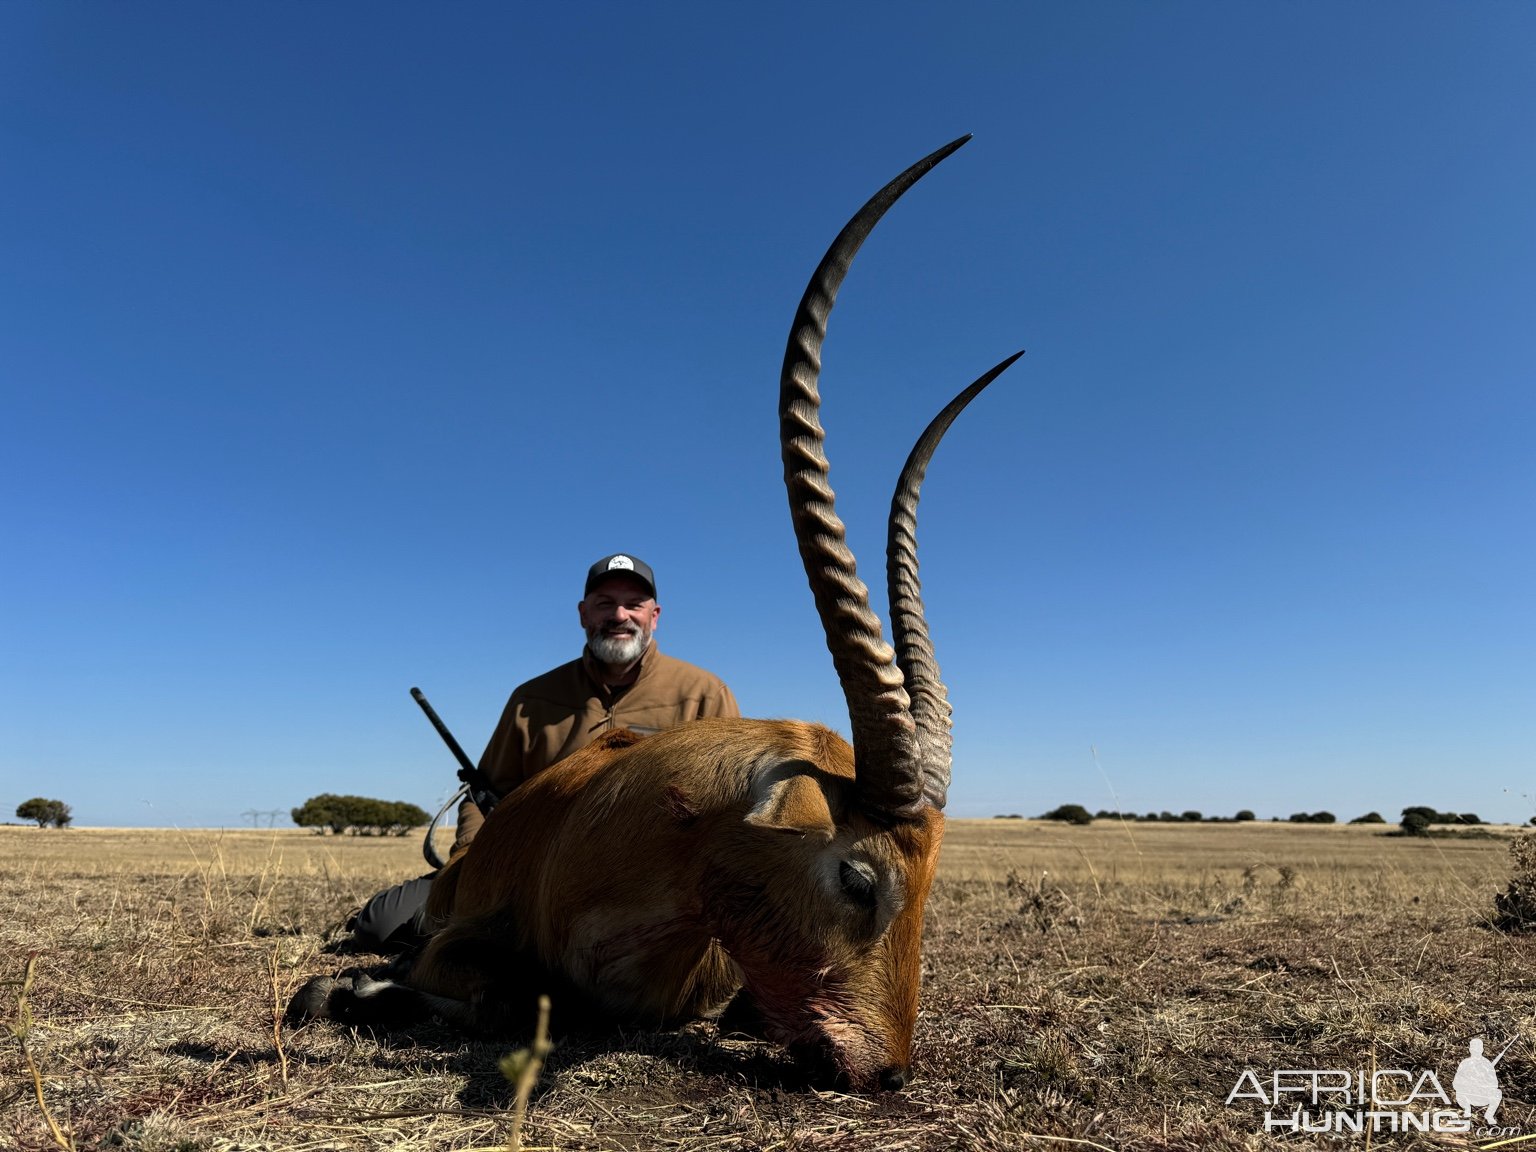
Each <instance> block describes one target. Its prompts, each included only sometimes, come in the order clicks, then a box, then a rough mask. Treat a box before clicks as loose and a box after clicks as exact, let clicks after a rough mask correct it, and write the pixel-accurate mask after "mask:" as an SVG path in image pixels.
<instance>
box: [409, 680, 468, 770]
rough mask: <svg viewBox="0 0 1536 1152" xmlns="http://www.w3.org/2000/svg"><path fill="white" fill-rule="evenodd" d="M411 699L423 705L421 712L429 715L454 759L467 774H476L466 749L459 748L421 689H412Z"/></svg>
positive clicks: (428, 717)
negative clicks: (465, 752) (465, 751)
mask: <svg viewBox="0 0 1536 1152" xmlns="http://www.w3.org/2000/svg"><path fill="white" fill-rule="evenodd" d="M411 699H412V700H414V701H416V703H418V704H420V705H421V710H422V711H423V712H425V713H426V714H427V719H428V720H430V721H431V722H432V727H434V728H436V729H437V734H438V735H439V736H441V737H442V738H443V743H444V744H446V745H448V751H450V752H452V753H453V758H454V759H455V760H457V761H458V762H459V767H461V768H463V769H464V770H465V771H466V772H470V773H473V772H475V763H474V761H473V760H471V759H470V758H469V757H468V756H466V755H465V754H464V749H462V748H460V747H459V742H458V741H457V740H455V739H454V738H453V733H452V732H450V731H448V725H446V724H444V723H443V722H442V720H441V719H440V718H439V717H438V715H437V713H436V712H434V711H433V710H432V705H430V704H428V703H427V698H426V697H425V696H424V695H422V691H421V689H420V688H412V689H411Z"/></svg>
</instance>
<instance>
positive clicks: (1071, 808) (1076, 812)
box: [1040, 804, 1093, 824]
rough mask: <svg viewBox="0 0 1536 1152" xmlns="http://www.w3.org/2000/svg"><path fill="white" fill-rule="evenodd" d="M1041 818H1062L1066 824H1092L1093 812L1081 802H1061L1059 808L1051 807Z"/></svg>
mask: <svg viewBox="0 0 1536 1152" xmlns="http://www.w3.org/2000/svg"><path fill="white" fill-rule="evenodd" d="M1040 819H1042V820H1063V821H1065V822H1066V823H1068V824H1092V823H1093V813H1091V812H1089V811H1088V809H1086V808H1084V807H1083V806H1082V805H1081V804H1063V805H1061V807H1059V808H1052V809H1051V810H1050V811H1049V812H1047V813H1046V814H1045V815H1044V816H1042V817H1040Z"/></svg>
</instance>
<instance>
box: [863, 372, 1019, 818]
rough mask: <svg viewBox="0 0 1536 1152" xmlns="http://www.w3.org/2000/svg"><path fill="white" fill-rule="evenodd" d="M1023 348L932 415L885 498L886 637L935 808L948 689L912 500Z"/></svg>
mask: <svg viewBox="0 0 1536 1152" xmlns="http://www.w3.org/2000/svg"><path fill="white" fill-rule="evenodd" d="M1022 355H1024V353H1023V352H1015V353H1014V354H1013V355H1012V356H1010V357H1008V359H1006V360H1004V361H1003V362H1002V363H1001V364H999V365H998V366H997V367H995V368H993V369H992V370H991V371H990V372H988V373H986V374H985V375H984V376H982V377H980V378H979V379H977V380H976V381H975V382H973V383H972V384H971V385H970V386H969V387H967V388H966V389H965V391H963V392H961V393H960V394H959V395H958V396H956V397H955V398H954V399H953V400H951V401H950V402H949V403H948V404H947V405H945V407H944V411H942V412H940V413H939V414H938V415H937V416H935V417H934V418H933V422H932V423H930V424H929V425H928V427H927V428H926V429H924V431H923V434H922V435H921V436H919V437H918V440H917V443H916V444H914V445H913V446H912V453H911V455H909V456H908V457H907V462H906V464H904V465H903V466H902V469H901V476H900V477H899V478H898V479H897V481H896V492H895V494H894V495H893V496H892V497H891V516H890V520H889V521H888V523H887V527H886V544H885V581H886V589H887V592H888V593H889V596H890V604H891V640H892V641H893V643H894V644H895V646H896V664H897V666H898V667H899V668H900V669H901V673H902V677H903V680H904V682H905V686H906V690H907V697H908V700H909V705H908V708H909V710H910V711H911V714H912V721H913V723H914V724H916V726H917V740H918V746H919V749H920V752H919V771H918V776H919V779H920V783H921V787H922V794H923V799H924V800H925V801H926V802H927V803H929V804H932V805H933V806H934V807H935V808H938V809H940V810H942V809H943V807H944V802H945V800H946V799H947V798H948V796H949V770H950V759H951V756H950V749H951V748H952V747H953V744H954V740H953V737H952V736H951V734H950V728H951V724H950V712H951V709H950V706H949V694H948V693H947V692H945V690H944V681H942V680H941V679H939V665H938V663H937V662H936V661H935V660H934V658H933V641H932V639H930V637H929V634H928V617H927V613H926V612H925V610H924V608H923V586H922V582H921V581H920V580H918V578H917V501H918V498H919V495H920V494H921V492H922V487H923V477H924V476H925V475H926V474H927V472H928V462H929V461H930V460H932V459H933V453H934V450H935V449H936V448H938V446H939V441H940V440H942V439H944V433H945V432H948V431H949V426H950V425H951V424H953V423H954V422H955V417H957V416H959V415H960V413H961V412H964V411H965V406H966V405H967V404H969V403H970V402H971V401H972V400H974V399H975V398H976V397H977V396H978V395H980V393H981V391H982V389H984V388H985V387H986V386H987V385H988V384H990V383H992V381H994V380H996V379H997V378H998V377H999V376H1001V375H1002V374H1003V373H1004V372H1006V371H1007V370H1008V369H1009V367H1011V366H1012V364H1013V362H1014V361H1015V360H1017V359H1018V358H1019V357H1020V356H1022Z"/></svg>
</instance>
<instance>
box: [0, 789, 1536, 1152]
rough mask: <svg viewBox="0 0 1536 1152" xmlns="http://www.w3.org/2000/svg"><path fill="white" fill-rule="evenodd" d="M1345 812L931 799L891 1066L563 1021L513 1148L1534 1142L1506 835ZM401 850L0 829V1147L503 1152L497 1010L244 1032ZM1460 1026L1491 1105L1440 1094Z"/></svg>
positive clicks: (1461, 1041)
mask: <svg viewBox="0 0 1536 1152" xmlns="http://www.w3.org/2000/svg"><path fill="white" fill-rule="evenodd" d="M1380 831H1381V829H1379V828H1378V829H1372V828H1362V827H1339V826H1327V827H1325V826H1314V825H1289V824H1282V825H1275V824H1267V823H1259V824H1244V825H1237V824H1199V825H1149V824H1136V825H1130V826H1126V825H1117V824H1108V823H1105V822H1096V823H1095V824H1093V825H1092V826H1090V827H1086V828H1071V827H1067V826H1063V825H1054V824H1042V823H1038V822H1034V821H1017V820H998V821H954V822H952V823H951V826H950V830H949V833H948V836H947V839H946V844H945V849H944V857H943V862H942V865H941V869H940V876H939V880H938V882H937V883H936V885H935V887H934V891H933V895H932V897H931V901H930V909H929V915H928V921H927V930H926V943H925V951H924V987H923V1011H922V1016H921V1019H920V1021H919V1028H918V1041H917V1043H918V1050H917V1054H916V1064H917V1067H916V1073H917V1076H916V1079H915V1081H914V1082H913V1083H912V1084H911V1085H910V1086H909V1087H908V1088H907V1089H906V1090H904V1091H902V1092H900V1093H890V1094H884V1095H879V1096H867V1097H860V1096H852V1095H845V1094H840V1093H834V1092H826V1091H818V1090H815V1089H813V1088H811V1087H809V1086H807V1085H806V1084H804V1083H803V1082H802V1081H801V1080H800V1079H799V1078H798V1075H797V1073H796V1072H795V1070H794V1068H793V1067H792V1066H791V1065H790V1064H789V1063H788V1062H787V1060H786V1059H785V1058H784V1057H783V1055H782V1054H781V1053H780V1052H778V1051H777V1050H775V1049H773V1048H772V1047H770V1046H768V1045H764V1044H760V1043H757V1042H752V1041H744V1040H723V1039H721V1038H720V1037H719V1036H718V1035H717V1032H716V1029H715V1028H714V1026H713V1025H712V1024H708V1023H696V1024H692V1025H689V1026H687V1027H685V1028H682V1029H680V1030H677V1031H672V1032H662V1033H656V1032H641V1033H626V1032H617V1033H614V1034H612V1035H607V1036H601V1037H588V1038H581V1039H571V1038H566V1039H564V1040H562V1041H561V1042H560V1043H559V1044H558V1045H557V1046H556V1048H555V1050H554V1052H553V1053H552V1054H551V1056H550V1058H549V1060H548V1062H547V1064H546V1066H545V1068H544V1072H543V1076H542V1078H541V1080H540V1083H539V1086H538V1088H537V1090H536V1091H535V1093H534V1096H533V1099H532V1103H531V1106H530V1109H529V1112H528V1117H527V1123H526V1126H525V1130H524V1133H523V1139H524V1146H525V1147H527V1148H538V1149H637V1150H639V1149H687V1150H695V1149H697V1150H702V1149H711V1150H713V1149H763V1150H768V1149H773V1150H779V1149H785V1150H792V1149H812V1148H817V1149H819V1148H837V1149H880V1150H882V1152H895V1150H898V1149H919V1150H928V1149H979V1150H982V1152H994V1150H995V1152H1002V1150H1005V1149H1007V1150H1012V1149H1025V1148H1042V1149H1043V1148H1095V1147H1096V1148H1112V1149H1143V1148H1147V1149H1150V1148H1180V1149H1185V1148H1187V1149H1237V1148H1244V1149H1260V1148H1268V1147H1314V1146H1315V1147H1323V1146H1327V1147H1334V1148H1340V1147H1342V1148H1359V1149H1362V1150H1363V1149H1369V1148H1473V1147H1478V1148H1481V1147H1487V1148H1492V1147H1506V1148H1515V1149H1519V1148H1521V1147H1523V1146H1529V1147H1531V1148H1536V935H1525V934H1518V933H1511V932H1508V931H1505V930H1503V929H1500V928H1496V927H1495V926H1494V923H1493V922H1494V911H1495V906H1494V896H1495V894H1496V893H1499V892H1503V891H1505V890H1506V889H1507V888H1508V886H1509V884H1510V880H1511V867H1512V862H1511V853H1510V845H1511V842H1512V841H1511V838H1512V837H1514V836H1517V835H1519V834H1520V833H1519V832H1518V831H1517V830H1514V829H1502V830H1496V832H1497V833H1498V834H1497V835H1493V836H1485V837H1469V838H1457V839H1445V838H1436V839H1428V840H1410V839H1402V838H1391V837H1384V836H1382V835H1380ZM420 870H421V861H420V854H419V850H418V845H417V844H416V843H415V842H414V841H400V840H382V839H355V838H349V837H317V836H313V835H310V834H308V833H304V832H298V831H293V830H286V831H266V830H262V831H256V830H243V831H238V832H182V831H169V830H146V831H129V830H102V829H71V830H64V831H60V830H55V829H36V828H23V827H0V877H3V880H4V884H3V886H0V892H3V896H0V901H3V905H0V942H3V945H4V948H3V953H0V954H3V961H0V963H3V969H0V978H3V979H4V981H5V982H6V987H5V1001H6V1005H5V1011H6V1015H7V1023H8V1025H9V1027H10V1035H8V1036H7V1038H6V1039H5V1040H4V1041H3V1045H0V1148H3V1147H17V1148H22V1149H42V1148H60V1147H75V1148H82V1149H83V1148H97V1147H105V1148H120V1149H129V1150H135V1152H162V1150H165V1152H170V1150H174V1152H193V1150H201V1149H209V1150H213V1149H243V1150H256V1149H384V1148H390V1149H466V1148H494V1147H505V1146H506V1143H507V1140H508V1138H509V1135H510V1105H511V1102H512V1100H513V1092H512V1089H511V1087H510V1086H509V1084H508V1083H507V1080H506V1078H505V1077H504V1076H503V1074H502V1072H501V1070H500V1068H499V1066H498V1065H499V1061H500V1060H501V1058H502V1057H503V1056H504V1055H506V1054H507V1053H508V1052H509V1051H511V1050H512V1049H514V1048H516V1047H517V1043H518V1042H517V1041H516V1040H515V1039H509V1040H508V1041H507V1042H505V1043H496V1044H493V1043H486V1042H466V1041H465V1040H463V1039H462V1038H461V1037H459V1036H457V1035H455V1034H453V1033H452V1032H450V1031H448V1030H447V1029H445V1028H443V1027H441V1026H439V1025H435V1024H434V1025H426V1026H422V1027H418V1028H414V1029H411V1030H409V1031H406V1032H402V1033H398V1034H395V1035H383V1034H379V1035H375V1034H373V1033H371V1032H367V1031H362V1032H353V1031H350V1030H348V1029H345V1028H341V1027H338V1026H335V1025H333V1024H330V1023H320V1024H315V1025H311V1026H308V1027H305V1028H302V1029H299V1030H296V1031H295V1030H290V1029H281V1028H279V1027H278V1026H277V1017H278V1014H279V1012H280V1009H281V1006H282V1005H283V1004H285V1003H286V1001H287V998H288V995H289V994H290V993H291V991H292V990H293V989H294V988H295V987H297V986H298V985H299V984H300V983H302V982H303V980H305V979H307V978H308V977H310V976H312V975H317V974H321V973H329V972H335V971H337V970H339V969H340V968H342V967H345V966H349V965H357V964H359V963H361V964H364V965H367V964H370V963H373V962H374V961H375V960H376V959H377V958H373V957H355V956H337V955H334V954H332V953H330V952H328V951H326V950H325V948H326V944H327V941H328V940H329V939H331V936H332V934H333V933H334V931H335V929H336V927H337V926H338V925H339V924H340V922H341V921H342V920H343V919H344V918H345V916H346V915H347V914H348V913H349V912H350V911H352V910H353V909H354V908H355V907H356V906H357V905H358V904H360V903H361V901H362V900H363V899H364V898H366V897H367V896H368V895H369V894H370V893H372V892H373V891H375V890H376V889H378V888H379V887H382V886H383V885H385V884H386V883H390V882H393V881H394V880H397V879H401V878H404V877H406V876H410V875H414V874H417V873H419V871H420ZM29 973H30V982H29V983H28V981H27V977H28V975H29ZM1474 1038H1479V1039H1481V1040H1482V1041H1483V1042H1484V1046H1485V1049H1486V1058H1488V1059H1492V1058H1493V1057H1495V1056H1498V1057H1499V1059H1498V1063H1497V1065H1496V1075H1497V1081H1498V1086H1499V1088H1500V1089H1501V1090H1502V1092H1503V1097H1502V1101H1501V1103H1500V1105H1499V1107H1498V1110H1497V1114H1496V1119H1495V1121H1494V1122H1493V1123H1491V1124H1490V1123H1488V1122H1487V1120H1486V1116H1485V1108H1481V1107H1480V1108H1479V1110H1478V1111H1477V1112H1476V1113H1475V1114H1474V1115H1473V1116H1472V1117H1471V1118H1470V1119H1469V1118H1467V1117H1466V1116H1465V1114H1464V1112H1463V1111H1462V1110H1461V1109H1460V1108H1458V1107H1457V1106H1456V1104H1455V1102H1454V1099H1453V1097H1454V1095H1455V1089H1454V1088H1453V1081H1454V1078H1455V1075H1456V1071H1457V1067H1458V1064H1459V1063H1460V1061H1462V1060H1464V1059H1466V1058H1468V1054H1469V1044H1470V1043H1471V1041H1472V1040H1473V1039H1474ZM1373 1082H1374V1083H1375V1084H1376V1085H1377V1092H1376V1099H1377V1101H1378V1103H1377V1104H1376V1105H1374V1106H1372V1105H1365V1106H1363V1107H1362V1106H1361V1104H1360V1098H1361V1095H1362V1093H1361V1089H1362V1087H1369V1085H1370V1084H1371V1083H1373ZM1357 1126H1358V1129H1359V1130H1356V1128H1357ZM1420 1126H1422V1127H1424V1128H1426V1129H1428V1130H1427V1131H1420V1130H1419V1128H1420ZM1324 1127H1326V1128H1327V1129H1328V1131H1326V1132H1325V1131H1321V1130H1320V1129H1322V1128H1324ZM1308 1128H1310V1129H1313V1130H1312V1131H1307V1130H1305V1129H1308ZM1405 1128H1406V1129H1407V1130H1406V1131H1405V1130H1404V1129H1405Z"/></svg>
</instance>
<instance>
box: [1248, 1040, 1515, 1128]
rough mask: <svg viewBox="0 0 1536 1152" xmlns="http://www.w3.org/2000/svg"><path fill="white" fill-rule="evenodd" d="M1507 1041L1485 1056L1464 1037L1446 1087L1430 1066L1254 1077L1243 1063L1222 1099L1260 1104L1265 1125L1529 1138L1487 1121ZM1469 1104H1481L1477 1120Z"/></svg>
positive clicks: (1494, 1107) (1497, 1096) (1499, 1094)
mask: <svg viewBox="0 0 1536 1152" xmlns="http://www.w3.org/2000/svg"><path fill="white" fill-rule="evenodd" d="M1517 1039H1518V1038H1517ZM1514 1045H1515V1041H1514V1040H1511V1041H1510V1042H1509V1043H1508V1044H1506V1045H1504V1048H1503V1050H1502V1051H1501V1052H1500V1053H1499V1054H1498V1055H1497V1056H1495V1057H1494V1058H1493V1059H1492V1060H1490V1059H1488V1058H1487V1057H1486V1056H1484V1055H1483V1039H1482V1037H1481V1036H1474V1037H1472V1038H1471V1040H1469V1041H1468V1043H1467V1055H1466V1057H1464V1058H1463V1059H1462V1060H1461V1062H1460V1063H1459V1064H1458V1065H1457V1066H1456V1074H1455V1076H1454V1077H1453V1078H1452V1079H1451V1091H1450V1092H1449V1093H1448V1092H1446V1090H1445V1088H1444V1087H1443V1086H1442V1084H1441V1080H1440V1077H1439V1076H1438V1075H1437V1074H1436V1073H1435V1071H1434V1070H1433V1069H1430V1068H1419V1069H1412V1070H1410V1069H1406V1068H1372V1069H1370V1070H1369V1071H1366V1070H1362V1069H1348V1068H1277V1069H1275V1070H1274V1071H1273V1072H1271V1073H1269V1075H1268V1076H1262V1077H1261V1076H1260V1074H1259V1073H1257V1072H1255V1071H1253V1070H1252V1069H1249V1068H1245V1069H1244V1070H1243V1072H1242V1075H1240V1076H1239V1077H1238V1078H1237V1083H1236V1084H1234V1085H1233V1086H1232V1091H1231V1092H1229V1093H1228V1094H1227V1103H1228V1104H1229V1105H1232V1104H1236V1103H1238V1102H1239V1101H1242V1100H1252V1101H1256V1102H1257V1103H1259V1104H1262V1105H1263V1106H1264V1109H1265V1111H1264V1119H1263V1124H1264V1131H1265V1132H1276V1131H1279V1132H1291V1133H1298V1134H1299V1133H1302V1132H1308V1133H1332V1134H1333V1135H1334V1136H1349V1135H1354V1134H1357V1133H1358V1134H1370V1133H1382V1132H1440V1133H1457V1134H1461V1135H1466V1136H1471V1137H1473V1138H1474V1139H1489V1138H1494V1139H1495V1143H1492V1144H1483V1145H1480V1147H1482V1148H1485V1149H1486V1148H1497V1147H1501V1146H1503V1145H1506V1144H1515V1143H1524V1142H1525V1141H1527V1140H1536V1135H1532V1136H1522V1135H1521V1132H1520V1129H1518V1128H1507V1127H1506V1128H1497V1127H1494V1124H1495V1119H1496V1117H1497V1115H1498V1111H1499V1105H1500V1104H1502V1103H1503V1102H1504V1092H1503V1090H1502V1089H1501V1088H1500V1087H1499V1074H1498V1065H1499V1062H1500V1061H1501V1060H1503V1059H1504V1056H1505V1054H1506V1053H1507V1052H1508V1051H1509V1050H1510V1049H1511V1048H1513V1047H1514ZM1474 1111H1481V1112H1482V1117H1481V1123H1479V1120H1478V1118H1476V1117H1474V1116H1473V1113H1474Z"/></svg>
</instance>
